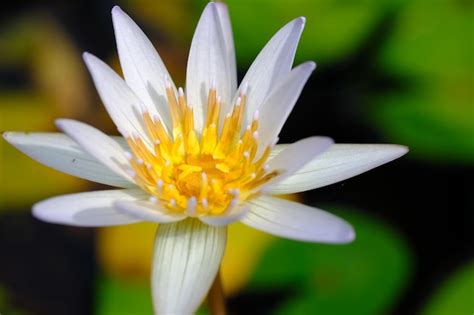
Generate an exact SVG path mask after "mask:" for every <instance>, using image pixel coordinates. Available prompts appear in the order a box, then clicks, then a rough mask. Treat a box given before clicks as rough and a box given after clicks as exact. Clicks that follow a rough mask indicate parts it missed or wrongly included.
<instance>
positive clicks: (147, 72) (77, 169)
mask: <svg viewBox="0 0 474 315" xmlns="http://www.w3.org/2000/svg"><path fill="white" fill-rule="evenodd" d="M112 17H113V24H114V29H115V36H116V40H117V47H118V53H119V57H120V63H121V66H122V70H123V73H124V77H125V78H124V80H123V79H122V78H121V77H120V76H118V75H117V74H116V73H115V72H114V71H113V70H112V69H111V68H109V67H108V66H107V65H106V64H105V63H104V62H102V61H101V60H99V59H97V58H96V57H94V56H93V55H91V54H88V53H85V54H84V60H85V62H86V64H87V66H88V68H89V70H90V72H91V74H92V77H93V80H94V83H95V85H96V87H97V90H98V92H99V94H100V96H101V98H102V101H103V103H104V105H105V107H106V108H107V111H108V113H109V114H110V116H111V117H112V119H113V121H114V122H115V124H116V125H117V128H118V130H119V132H120V133H121V134H122V136H123V137H110V136H107V135H105V134H103V133H102V132H100V131H99V130H97V129H95V128H93V127H91V126H89V125H86V124H84V123H81V122H78V121H73V120H68V119H60V120H58V121H57V126H58V127H59V129H61V130H62V131H64V133H65V134H60V133H19V132H7V133H4V137H5V139H6V140H7V141H8V142H10V143H11V144H12V145H14V146H15V147H17V148H18V149H19V150H20V151H22V152H23V153H25V154H27V155H29V156H30V157H32V158H33V159H35V160H37V161H39V162H41V163H43V164H45V165H48V166H50V167H52V168H55V169H57V170H59V171H62V172H65V173H68V174H71V175H74V176H77V177H81V178H84V179H88V180H91V181H94V182H98V183H102V184H107V185H110V186H115V187H119V188H120V189H115V190H105V191H96V192H85V193H78V194H71V195H65V196H59V197H55V198H51V199H48V200H45V201H42V202H39V203H37V204H36V205H34V207H33V214H34V215H35V216H36V217H37V218H39V219H41V220H44V221H47V222H52V223H61V224H68V225H76V226H108V225H117V224H129V223H135V222H139V221H153V222H159V223H162V224H161V225H160V227H159V229H158V232H157V236H156V241H155V248H154V250H155V251H154V264H153V274H152V292H153V301H154V308H155V312H156V313H158V314H189V313H193V312H194V311H195V310H196V309H197V308H198V307H199V305H200V303H201V301H202V300H203V298H204V297H205V295H206V293H207V291H208V290H209V287H210V286H211V283H212V281H213V279H214V278H215V276H216V273H217V271H218V268H219V265H220V262H221V259H222V256H223V253H224V248H225V244H226V225H227V224H229V223H231V222H234V221H240V222H242V223H244V224H246V225H249V226H251V227H254V228H256V229H259V230H262V231H265V232H268V233H271V234H274V235H278V236H282V237H286V238H290V239H295V240H301V241H309V242H324V243H346V242H351V241H352V240H353V239H354V235H355V234H354V231H353V229H352V227H351V226H350V225H349V224H348V223H346V222H345V221H344V220H342V219H340V218H338V217H336V216H334V215H332V214H330V213H327V212H325V211H323V210H319V209H316V208H312V207H309V206H305V205H302V204H300V203H296V202H292V201H288V200H284V199H281V198H278V196H277V195H279V194H288V193H296V192H301V191H305V190H309V189H314V188H318V187H322V186H325V185H329V184H332V183H335V182H338V181H341V180H344V179H346V178H349V177H352V176H355V175H358V174H360V173H362V172H365V171H367V170H369V169H372V168H374V167H377V166H379V165H381V164H384V163H387V162H389V161H391V160H394V159H396V158H398V157H400V156H401V155H403V154H405V153H406V152H407V149H406V148H405V147H403V146H399V145H385V144H382V145H377V144H369V145H366V144H364V145H359V144H333V141H332V140H331V139H330V138H326V137H310V138H306V139H303V140H301V141H298V142H296V143H293V144H289V145H276V146H275V143H276V142H277V139H278V138H277V136H278V134H279V132H280V130H281V128H282V126H283V124H284V122H285V120H286V119H287V117H288V115H289V113H290V112H291V110H292V108H293V106H294V105H295V103H296V101H297V99H298V97H299V94H300V92H301V90H302V89H303V86H304V84H305V83H306V80H307V79H308V77H309V76H310V74H311V72H312V71H313V70H314V68H315V64H314V63H313V62H306V63H303V64H301V65H299V66H297V67H295V68H292V63H293V58H294V55H295V50H296V46H297V43H298V41H299V38H300V35H301V32H302V30H303V27H304V23H305V20H304V18H297V19H295V20H293V21H291V22H290V23H288V24H287V25H285V26H284V27H283V28H282V29H281V30H279V31H278V32H277V33H276V34H275V35H274V36H273V38H272V39H271V40H270V41H269V42H268V44H267V45H266V46H265V47H264V48H263V50H262V51H261V53H260V54H259V55H258V56H257V58H256V60H255V61H254V63H253V64H252V66H251V67H250V69H249V70H248V72H247V74H246V75H245V77H244V79H243V81H242V83H241V84H240V87H239V88H237V82H236V81H237V78H236V65H235V54H234V46H233V39H232V30H231V25H230V21H229V17H228V13H227V8H226V6H225V5H224V4H222V3H209V4H208V5H207V7H206V8H205V10H204V12H203V14H202V16H201V19H200V20H199V23H198V25H197V28H196V32H195V34H194V38H193V41H192V44H191V50H190V53H189V60H188V66H187V79H186V90H185V91H184V90H183V89H181V88H179V89H176V87H175V85H174V84H173V82H172V80H171V79H170V75H169V74H168V71H167V70H166V68H165V66H164V64H163V62H162V61H161V59H160V57H159V55H158V53H157V52H156V50H155V49H154V47H153V45H152V44H151V42H150V41H149V40H148V39H147V37H146V36H145V35H144V33H143V32H142V31H141V30H140V28H139V27H138V26H137V25H136V24H135V23H134V22H133V21H132V20H131V18H130V17H129V16H128V15H126V14H125V13H124V12H123V11H122V10H121V9H120V8H119V7H115V8H114V9H113V10H112Z"/></svg>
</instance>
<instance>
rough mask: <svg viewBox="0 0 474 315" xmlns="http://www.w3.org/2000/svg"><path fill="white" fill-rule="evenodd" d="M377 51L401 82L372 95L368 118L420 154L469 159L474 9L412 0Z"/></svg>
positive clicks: (472, 150)
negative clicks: (371, 111)
mask: <svg viewBox="0 0 474 315" xmlns="http://www.w3.org/2000/svg"><path fill="white" fill-rule="evenodd" d="M395 25H396V26H395V29H394V31H393V33H392V35H391V38H390V39H389V40H388V43H387V45H386V46H385V47H384V49H383V50H382V53H381V55H380V60H379V61H380V64H381V65H382V67H383V68H384V71H386V72H388V73H389V74H391V75H392V76H393V77H394V78H395V79H396V78H398V79H399V81H400V83H401V84H400V86H401V88H400V89H398V90H396V91H393V92H390V93H386V94H383V95H379V96H377V97H375V98H374V106H373V107H372V109H373V115H372V118H373V121H374V122H375V124H376V125H377V126H378V127H379V129H380V130H381V131H382V132H384V133H385V135H386V136H387V138H389V141H393V142H399V143H403V144H405V145H408V146H409V147H410V149H411V152H412V154H413V155H414V156H418V157H420V158H429V159H438V160H443V161H446V160H450V161H452V162H464V163H469V164H472V163H473V162H474V142H473V141H472V135H473V134H474V124H473V123H472V120H473V117H474V89H473V88H472V87H473V86H474V59H473V58H472V56H473V54H474V51H473V45H472V38H473V36H474V32H473V30H474V10H473V9H472V3H470V2H469V1H467V2H463V1H436V2H426V1H413V2H411V3H410V5H408V6H406V8H405V9H404V10H403V11H402V12H400V14H399V16H398V20H397V23H396V24H395Z"/></svg>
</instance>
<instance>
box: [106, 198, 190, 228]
mask: <svg viewBox="0 0 474 315" xmlns="http://www.w3.org/2000/svg"><path fill="white" fill-rule="evenodd" d="M114 206H115V207H116V208H117V210H118V211H119V212H121V213H123V214H126V215H129V216H131V217H133V218H137V219H139V220H143V221H151V222H160V223H169V222H176V221H180V220H182V219H184V218H186V215H184V214H178V213H171V212H169V211H167V210H166V209H165V208H163V207H160V206H159V205H157V204H153V203H151V202H149V201H146V200H137V201H121V200H120V201H117V202H116V203H115V204H114Z"/></svg>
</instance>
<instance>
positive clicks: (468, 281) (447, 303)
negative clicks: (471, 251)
mask: <svg viewBox="0 0 474 315" xmlns="http://www.w3.org/2000/svg"><path fill="white" fill-rule="evenodd" d="M473 293H474V262H472V261H471V262H470V263H468V264H467V265H465V266H463V267H462V268H461V269H460V270H458V271H456V272H455V273H454V274H453V275H451V276H450V277H449V279H448V280H447V281H446V282H445V283H444V284H443V285H442V286H441V287H440V288H439V290H437V292H436V293H435V294H434V296H433V297H432V298H431V299H430V301H429V302H428V305H427V306H426V308H425V309H424V311H423V312H421V314H422V315H451V314H474V299H473Z"/></svg>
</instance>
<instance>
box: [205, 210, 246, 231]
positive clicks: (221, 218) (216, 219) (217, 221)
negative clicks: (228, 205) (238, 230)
mask: <svg viewBox="0 0 474 315" xmlns="http://www.w3.org/2000/svg"><path fill="white" fill-rule="evenodd" d="M249 210H250V208H249V207H248V206H245V205H239V206H238V207H236V208H235V209H234V210H233V211H231V212H230V213H228V214H225V215H206V216H201V217H199V220H201V221H202V222H204V223H206V224H209V225H214V226H222V225H227V224H230V223H232V222H235V221H238V220H240V219H241V218H242V217H243V216H244V215H245V214H246V213H247V212H248V211H249Z"/></svg>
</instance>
